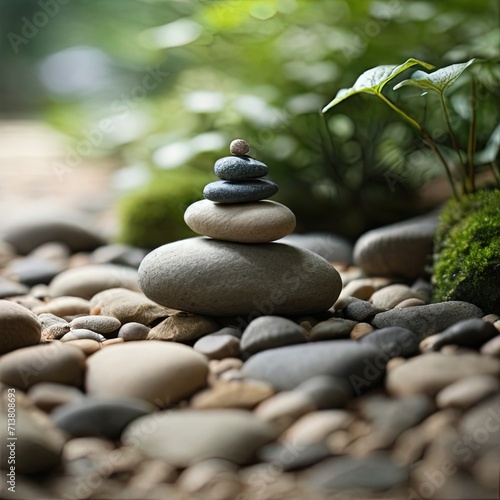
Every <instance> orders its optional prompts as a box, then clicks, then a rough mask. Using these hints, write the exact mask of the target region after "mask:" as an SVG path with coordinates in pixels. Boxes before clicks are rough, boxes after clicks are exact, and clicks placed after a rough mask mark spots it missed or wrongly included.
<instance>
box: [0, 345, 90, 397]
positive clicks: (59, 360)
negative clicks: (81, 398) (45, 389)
mask: <svg viewBox="0 0 500 500" xmlns="http://www.w3.org/2000/svg"><path fill="white" fill-rule="evenodd" d="M85 359H86V358H85V354H83V352H82V351H81V350H80V349H78V347H73V346H69V345H65V344H63V343H62V342H59V341H54V342H50V343H49V344H41V345H35V346H31V347H25V348H24V349H17V350H16V351H13V352H10V353H8V354H6V355H5V356H2V357H1V358H0V382H4V383H5V384H7V385H12V386H14V387H19V388H20V389H23V390H26V389H28V388H30V387H31V386H32V385H34V384H37V383H39V382H55V383H59V384H68V385H76V386H79V385H80V384H81V383H82V380H83V374H84V371H85Z"/></svg>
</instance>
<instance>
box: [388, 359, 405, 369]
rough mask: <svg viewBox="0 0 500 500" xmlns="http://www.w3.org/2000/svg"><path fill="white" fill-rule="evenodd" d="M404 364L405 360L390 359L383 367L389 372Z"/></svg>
mask: <svg viewBox="0 0 500 500" xmlns="http://www.w3.org/2000/svg"><path fill="white" fill-rule="evenodd" d="M404 362H406V359H405V358H392V359H390V360H389V361H388V363H387V366H386V367H385V369H386V371H388V372H389V371H391V370H393V369H394V368H396V367H397V366H399V365H402V364H403V363H404Z"/></svg>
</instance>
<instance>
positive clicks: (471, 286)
mask: <svg viewBox="0 0 500 500" xmlns="http://www.w3.org/2000/svg"><path fill="white" fill-rule="evenodd" d="M434 280H435V294H434V298H435V300H437V301H444V300H465V301H467V302H472V303H473V304H476V305H477V306H479V307H480V308H481V309H483V311H484V312H486V313H493V312H494V313H500V191H499V190H491V191H480V192H478V193H475V194H473V195H469V196H467V197H463V199H461V200H460V201H456V200H451V201H450V202H449V203H448V204H447V206H446V207H445V209H444V211H443V213H442V214H441V218H440V223H439V226H438V229H437V231H436V239H435V265H434Z"/></svg>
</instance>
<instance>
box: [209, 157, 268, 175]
mask: <svg viewBox="0 0 500 500" xmlns="http://www.w3.org/2000/svg"><path fill="white" fill-rule="evenodd" d="M268 170H269V169H268V168H267V165H266V164H265V163H262V162H261V161H258V160H255V159H254V158H252V157H251V156H225V157H224V158H220V159H219V160H217V161H216V162H215V165H214V172H215V175H216V176H217V177H219V179H224V180H228V181H241V180H245V179H256V178H257V177H264V176H265V175H267V172H268Z"/></svg>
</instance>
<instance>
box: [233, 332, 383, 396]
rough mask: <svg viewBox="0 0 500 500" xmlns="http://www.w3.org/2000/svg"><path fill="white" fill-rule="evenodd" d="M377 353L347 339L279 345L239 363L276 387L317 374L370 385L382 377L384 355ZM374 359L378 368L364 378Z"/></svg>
mask: <svg viewBox="0 0 500 500" xmlns="http://www.w3.org/2000/svg"><path fill="white" fill-rule="evenodd" d="M379 354H380V350H379V349H378V348H376V347H374V346H371V345H364V344H360V343H359V342H355V341H350V340H334V341H325V342H317V343H312V344H306V345H294V346H287V347H279V348H277V349H270V350H268V351H264V352H260V353H258V354H255V355H254V356H252V357H251V358H250V359H249V360H248V361H247V362H246V363H245V364H244V365H243V373H244V375H245V377H248V378H254V379H258V380H265V381H266V382H269V383H270V384H271V385H272V386H273V387H274V388H275V389H276V390H278V391H286V390H292V389H294V388H295V387H297V386H298V385H299V384H301V383H302V382H304V381H306V380H308V379H310V378H312V377H315V376H318V375H330V376H332V377H339V378H342V379H344V380H347V381H348V382H350V383H351V384H352V385H353V386H354V387H355V389H359V387H371V386H373V385H375V384H376V383H377V382H378V381H379V380H380V379H381V378H382V376H383V374H384V370H385V363H386V362H387V357H386V356H385V357H383V356H382V357H380V356H379ZM375 363H377V365H378V366H380V368H375V370H372V372H371V373H370V377H369V378H368V377H367V374H366V370H367V367H368V366H370V364H372V365H374V364H375ZM377 365H375V366H377Z"/></svg>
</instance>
